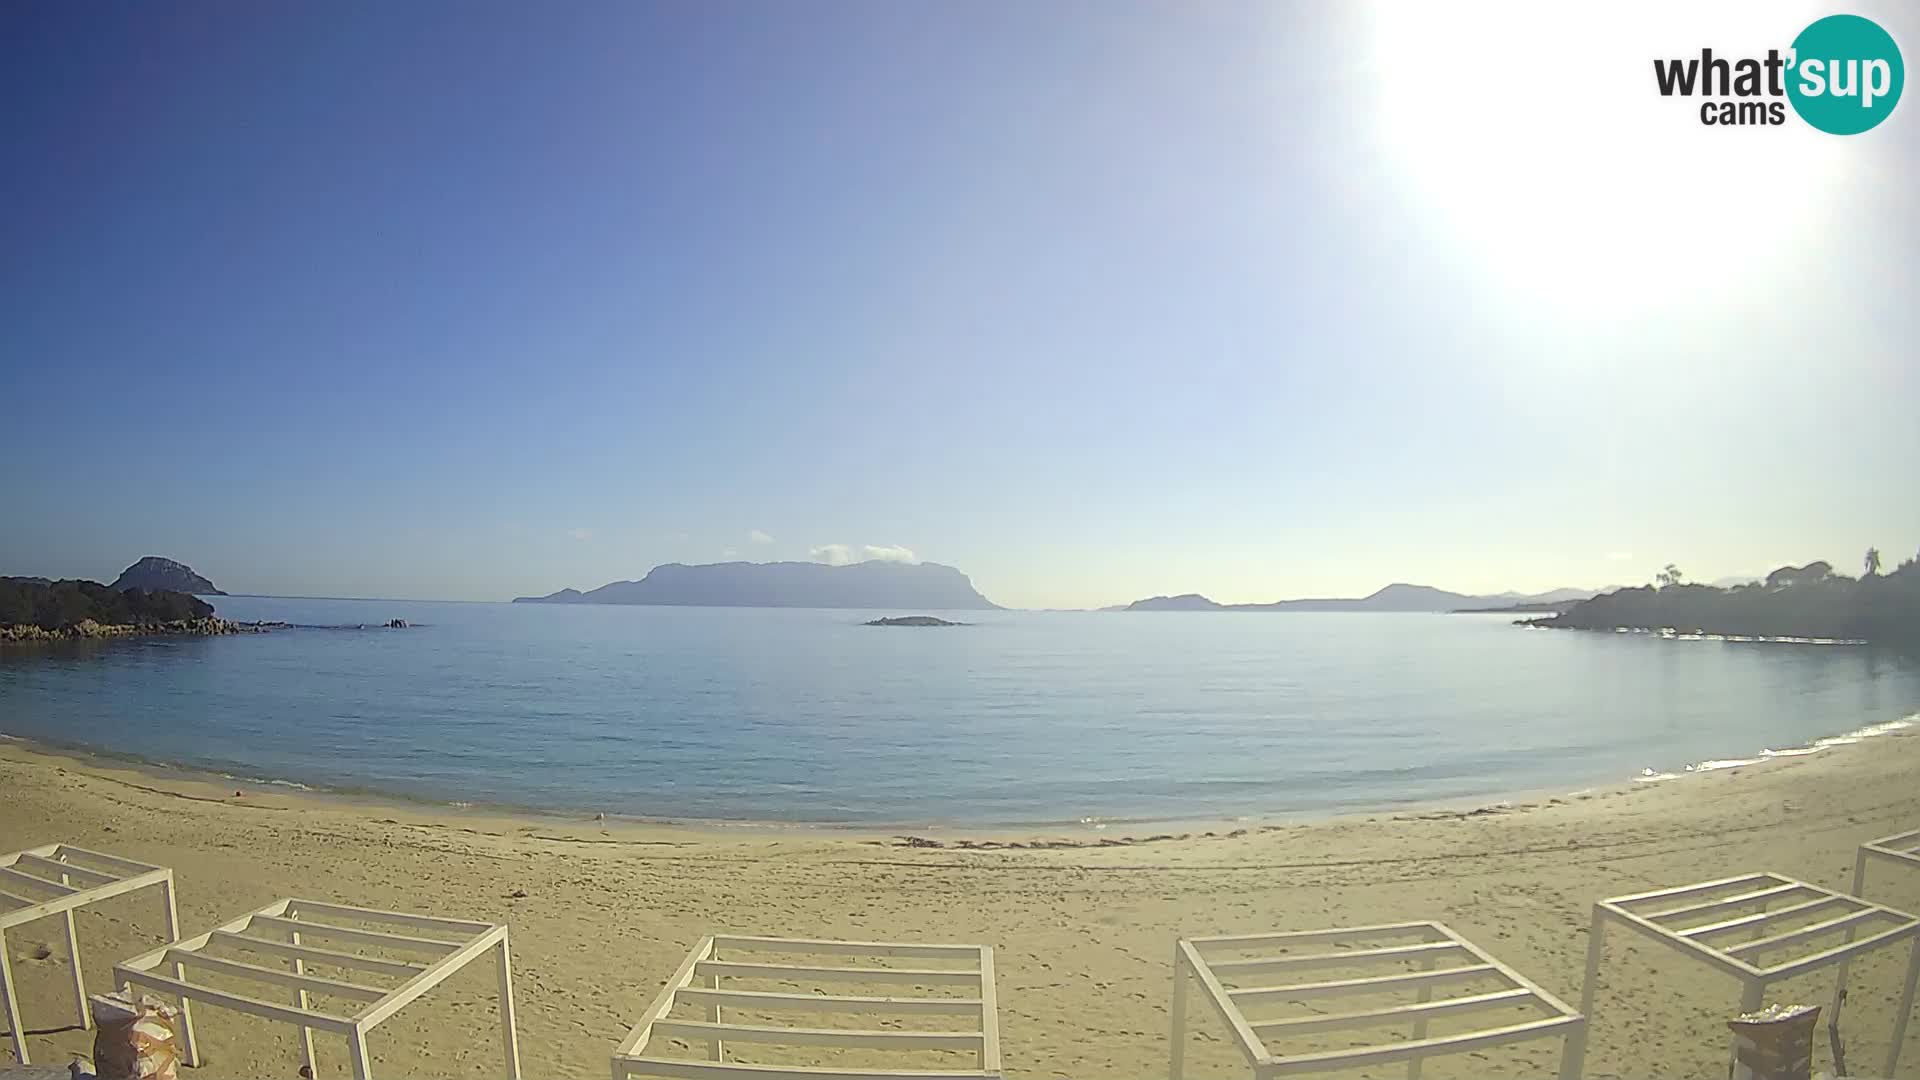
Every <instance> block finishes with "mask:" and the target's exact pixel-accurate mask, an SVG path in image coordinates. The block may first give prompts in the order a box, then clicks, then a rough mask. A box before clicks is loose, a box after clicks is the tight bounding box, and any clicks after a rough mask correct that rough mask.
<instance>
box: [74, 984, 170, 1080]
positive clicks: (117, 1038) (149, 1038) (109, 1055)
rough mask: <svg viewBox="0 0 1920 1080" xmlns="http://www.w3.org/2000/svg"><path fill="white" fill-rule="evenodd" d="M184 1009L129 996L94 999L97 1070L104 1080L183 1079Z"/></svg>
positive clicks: (94, 1057) (105, 995)
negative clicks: (180, 1074)
mask: <svg viewBox="0 0 1920 1080" xmlns="http://www.w3.org/2000/svg"><path fill="white" fill-rule="evenodd" d="M178 1021H179V1010H178V1009H176V1008H174V1007H173V1006H171V1005H168V1004H167V1003H165V1002H163V1001H156V1000H154V999H153V998H150V997H147V996H146V995H144V994H142V995H141V996H140V998H139V1000H137V1001H136V1000H134V998H133V996H132V995H131V994H129V993H127V992H126V991H119V992H116V993H112V994H95V995H93V1025H94V1028H95V1030H96V1033H95V1035H94V1037H93V1071H94V1073H95V1074H96V1075H97V1076H98V1077H99V1078H100V1080H177V1077H178V1070H179V1067H180V1050H179V1042H180V1028H179V1023H178Z"/></svg>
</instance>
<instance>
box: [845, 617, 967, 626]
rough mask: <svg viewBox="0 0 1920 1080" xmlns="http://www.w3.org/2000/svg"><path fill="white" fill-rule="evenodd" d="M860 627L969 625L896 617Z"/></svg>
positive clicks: (927, 618)
mask: <svg viewBox="0 0 1920 1080" xmlns="http://www.w3.org/2000/svg"><path fill="white" fill-rule="evenodd" d="M861 625H862V626H967V625H970V624H968V623H963V622H948V621H947V620H945V619H936V618H934V617H933V616H931V615H898V616H895V617H893V618H891V619H874V620H873V621H871V622H867V623H862V624H861Z"/></svg>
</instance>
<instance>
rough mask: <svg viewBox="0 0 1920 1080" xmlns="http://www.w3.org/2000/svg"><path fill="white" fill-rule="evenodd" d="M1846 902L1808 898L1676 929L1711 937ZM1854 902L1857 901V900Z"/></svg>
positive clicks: (1839, 898) (1691, 935)
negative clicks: (1775, 908) (1772, 909)
mask: <svg viewBox="0 0 1920 1080" xmlns="http://www.w3.org/2000/svg"><path fill="white" fill-rule="evenodd" d="M1846 902H1847V898H1846V897H1843V896H1823V897H1821V898H1819V899H1818V900H1809V901H1807V902H1806V903H1804V904H1794V905H1793V906H1791V907H1783V908H1780V909H1779V910H1777V911H1756V912H1754V913H1753V914H1751V915H1742V916H1740V917H1739V918H1737V919H1728V920H1726V921H1725V922H1717V923H1708V924H1707V925H1705V926H1693V927H1688V928H1687V929H1685V930H1681V931H1678V933H1679V934H1680V936H1681V937H1687V938H1704V937H1711V936H1713V935H1714V934H1724V933H1726V932H1727V931H1729V930H1739V929H1741V928H1742V927H1748V926H1754V925H1756V924H1759V923H1767V922H1773V921H1775V920H1778V919H1791V918H1793V917H1794V916H1795V915H1801V914H1805V913H1806V912H1809V911H1817V910H1819V909H1820V908H1823V907H1832V906H1834V905H1835V904H1844V903H1846ZM1855 902H1856V903H1858V901H1855ZM1728 951H1730V952H1731V951H1732V950H1728Z"/></svg>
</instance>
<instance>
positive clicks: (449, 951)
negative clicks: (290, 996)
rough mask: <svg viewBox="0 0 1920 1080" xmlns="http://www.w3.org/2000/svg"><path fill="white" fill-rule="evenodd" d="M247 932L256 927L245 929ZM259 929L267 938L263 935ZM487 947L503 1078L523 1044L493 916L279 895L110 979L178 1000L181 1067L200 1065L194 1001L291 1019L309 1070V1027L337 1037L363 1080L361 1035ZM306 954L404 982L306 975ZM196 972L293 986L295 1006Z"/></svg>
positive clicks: (129, 963)
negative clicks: (328, 1002)
mask: <svg viewBox="0 0 1920 1080" xmlns="http://www.w3.org/2000/svg"><path fill="white" fill-rule="evenodd" d="M328 920H332V921H328ZM340 922H360V923H373V924H376V925H383V926H393V927H397V928H400V929H401V930H404V931H405V932H404V933H401V932H395V933H389V932H387V931H384V930H367V929H362V928H359V927H354V926H342V925H338V923H340ZM249 930H252V931H255V932H256V933H254V934H249V933H247V931H249ZM263 933H264V934H266V935H271V936H262V934H263ZM311 941H319V942H324V943H326V944H328V945H347V946H354V945H359V946H369V947H372V948H378V949H384V950H387V951H388V952H390V953H392V952H399V953H412V954H416V955H417V954H422V953H424V954H427V955H430V956H432V957H433V959H432V960H427V961H415V960H395V959H391V958H389V957H386V956H370V955H365V954H362V953H355V952H347V951H344V950H341V949H335V948H316V947H315V946H313V945H311V944H308V942H311ZM212 944H218V945H221V946H223V947H227V948H235V949H247V950H252V951H254V952H259V953H266V954H268V955H271V956H275V957H281V958H284V959H289V960H291V961H292V970H291V971H288V970H283V969H282V968H279V967H267V966H264V965H260V964H254V963H250V962H244V961H239V960H233V959H229V958H226V957H222V956H212V955H208V954H207V953H206V952H205V951H204V950H206V949H207V947H208V946H209V945H212ZM489 951H491V952H493V953H495V955H496V958H497V961H498V962H497V965H496V966H497V968H498V972H499V977H500V1038H501V1044H502V1049H503V1050H504V1053H505V1057H506V1075H507V1080H520V1050H519V1044H518V1041H517V1040H516V1039H515V1038H514V1031H513V963H512V958H511V955H510V950H509V947H508V940H507V928H506V927H505V926H504V925H501V924H497V923H489V922H477V921H473V920H469V919H446V918H441V917H439V916H434V915H410V914H406V913H403V912H398V911H380V910H378V909H375V908H360V907H348V906H346V905H343V904H329V903H323V902H321V901H317V900H276V901H274V902H273V903H271V904H268V905H267V906H266V907H263V908H261V909H259V910H258V911H254V912H250V913H248V914H246V915H242V916H240V917H239V918H237V919H234V920H233V921H232V922H229V923H225V924H223V925H221V926H220V927H218V928H217V929H214V930H211V931H209V932H207V933H204V934H201V935H200V936H199V937H194V938H187V939H185V940H183V941H174V942H172V943H170V944H167V945H162V946H161V947H160V948H158V949H155V950H153V951H152V952H149V953H145V954H142V955H140V956H136V957H134V958H133V959H131V960H126V961H123V962H121V963H120V964H118V965H116V966H115V967H114V979H115V981H116V982H117V983H119V984H120V985H121V986H123V987H131V986H139V987H145V988H148V989H152V990H159V991H161V992H163V993H167V994H172V995H174V996H175V997H178V998H179V999H180V1014H181V1016H180V1019H181V1034H182V1039H183V1042H184V1044H185V1045H184V1049H185V1051H186V1063H187V1064H188V1065H198V1064H199V1063H200V1056H199V1052H198V1049H197V1048H196V1047H195V1045H194V1038H193V1011H192V1003H193V1002H195V1001H201V1002H205V1003H207V1004H209V1005H219V1006H222V1007H224V1008H228V1009H233V1010H235V1011H237V1012H243V1013H249V1014H251V1015H254V1016H258V1017H262V1018H264V1019H267V1020H278V1021H280V1022H281V1023H285V1024H293V1025H296V1026H298V1027H299V1028H300V1039H301V1045H302V1050H303V1052H304V1054H305V1057H306V1065H307V1068H308V1070H309V1075H316V1074H314V1073H313V1071H312V1070H313V1064H314V1062H313V1032H314V1031H315V1029H318V1030H320V1031H327V1032H332V1033H334V1034H338V1035H344V1036H346V1039H347V1047H348V1054H349V1057H350V1058H351V1060H352V1062H353V1075H354V1080H369V1078H370V1077H371V1076H372V1075H373V1064H372V1062H371V1061H370V1060H369V1059H368V1057H367V1035H368V1033H369V1032H371V1031H372V1030H373V1029H374V1028H375V1027H376V1026H378V1025H379V1024H380V1023H381V1022H382V1021H385V1020H387V1019H388V1018H390V1017H392V1016H393V1015H394V1014H395V1013H397V1012H399V1011H400V1010H401V1009H402V1008H405V1007H406V1006H407V1005H409V1004H412V1003H413V1002H414V1001H415V1000H416V999H418V998H419V997H420V996H421V995H422V994H425V993H426V992H427V991H429V990H431V989H433V988H434V987H436V986H438V985H440V983H442V982H444V981H445V980H446V979H447V977H448V976H450V975H452V974H453V973H454V972H456V971H459V970H460V969H461V968H463V967H465V966H466V965H468V964H470V963H472V962H473V961H474V960H475V959H478V958H479V957H481V956H483V955H485V954H486V953H487V952H489ZM308 961H312V962H314V963H316V964H323V965H326V966H328V967H335V968H343V969H346V970H349V971H352V972H354V973H355V976H356V978H358V977H359V976H361V975H363V974H366V975H384V976H393V977H399V978H401V979H403V980H404V981H403V982H401V983H399V985H397V986H376V985H372V984H369V983H365V982H360V981H354V982H346V981H342V980H338V979H331V978H320V977H317V976H314V975H309V974H307V972H306V964H307V962H308ZM161 968H165V970H166V971H168V972H170V973H171V974H160V973H158V971H157V970H156V969H161ZM195 970H199V971H204V972H207V973H208V974H216V975H222V976H226V977H230V978H239V979H248V980H252V981H254V982H260V983H269V984H272V985H274V986H279V987H288V988H292V989H293V990H294V991H295V993H294V1004H292V1005H281V1004H277V1003H274V1002H271V1001H262V1000H260V999H259V998H255V997H249V996H246V995H244V994H239V993H235V992H233V991H230V990H225V989H216V988H214V987H211V986H207V985H204V984H201V983H195V982H191V981H189V979H188V977H187V973H188V972H190V971H195ZM316 994H317V995H322V996H325V997H330V998H343V999H348V1000H353V1001H360V1002H365V1003H366V1004H365V1007H363V1008H361V1009H360V1010H358V1011H357V1012H355V1013H353V1014H352V1015H350V1016H349V1015H340V1014H338V1013H333V1012H323V1011H321V1010H319V1009H316V1008H313V1007H312V1006H311V1005H310V1003H309V1002H310V997H311V995H316Z"/></svg>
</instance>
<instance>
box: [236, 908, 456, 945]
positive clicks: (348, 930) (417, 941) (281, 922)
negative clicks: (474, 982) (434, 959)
mask: <svg viewBox="0 0 1920 1080" xmlns="http://www.w3.org/2000/svg"><path fill="white" fill-rule="evenodd" d="M252 922H253V923H255V924H257V925H260V926H271V927H273V928H274V929H276V930H296V931H298V932H299V933H300V934H301V935H302V936H304V937H315V938H319V939H320V940H322V941H327V940H333V941H351V942H354V943H355V944H358V945H380V946H385V947H388V948H395V949H420V950H422V951H424V952H436V953H451V952H455V951H457V950H458V949H459V948H460V944H461V943H460V942H457V941H436V940H434V939H433V938H417V937H408V936H406V935H404V934H386V933H382V932H380V931H378V930H355V929H354V928H352V927H350V926H329V925H327V924H326V923H314V922H303V921H301V920H299V919H288V918H283V917H281V916H278V915H255V916H253V919H252Z"/></svg>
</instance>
